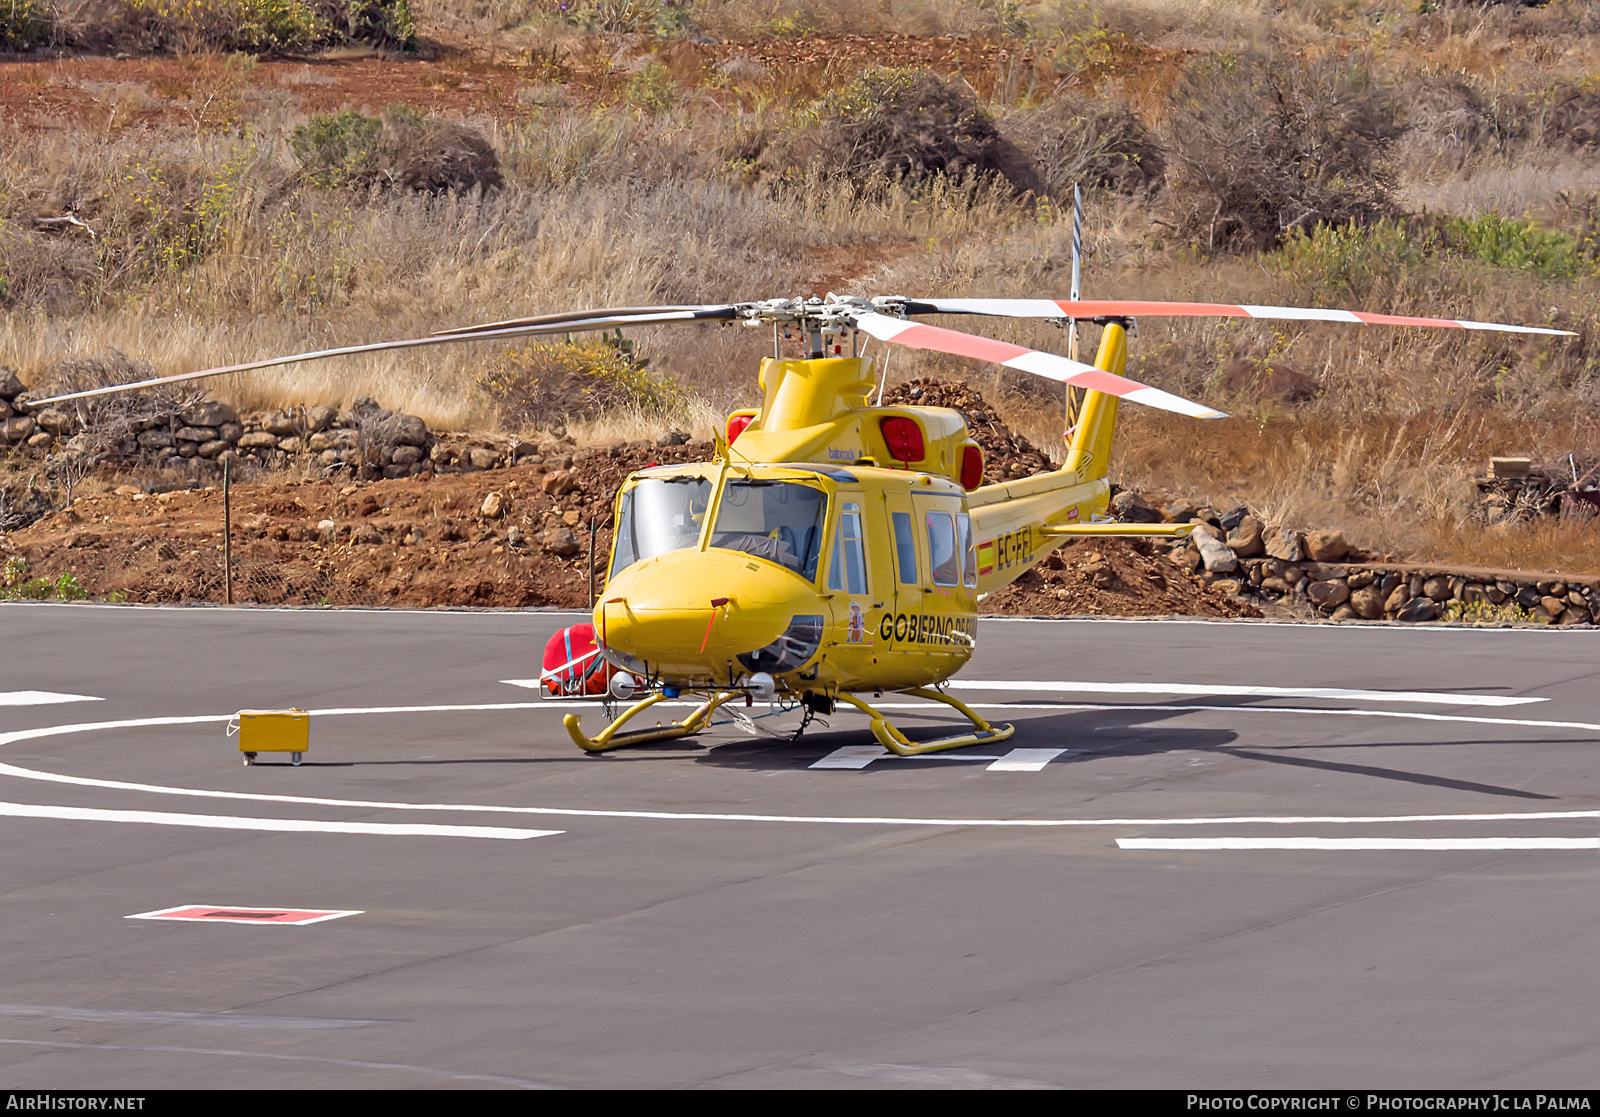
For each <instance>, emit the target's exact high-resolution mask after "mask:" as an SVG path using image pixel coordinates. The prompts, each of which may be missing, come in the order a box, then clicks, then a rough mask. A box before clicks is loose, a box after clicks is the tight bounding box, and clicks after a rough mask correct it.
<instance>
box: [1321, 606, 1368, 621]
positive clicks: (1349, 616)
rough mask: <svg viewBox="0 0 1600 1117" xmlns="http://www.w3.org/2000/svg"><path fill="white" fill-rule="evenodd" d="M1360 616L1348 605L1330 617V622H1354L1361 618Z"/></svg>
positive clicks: (1339, 608)
mask: <svg viewBox="0 0 1600 1117" xmlns="http://www.w3.org/2000/svg"><path fill="white" fill-rule="evenodd" d="M1360 616H1361V615H1360V614H1359V613H1357V612H1356V611H1355V610H1354V609H1352V608H1350V606H1349V605H1348V604H1346V605H1341V606H1339V607H1338V608H1337V609H1335V610H1334V611H1333V612H1332V613H1330V614H1329V615H1328V619H1329V620H1330V621H1353V620H1357V619H1359V618H1360Z"/></svg>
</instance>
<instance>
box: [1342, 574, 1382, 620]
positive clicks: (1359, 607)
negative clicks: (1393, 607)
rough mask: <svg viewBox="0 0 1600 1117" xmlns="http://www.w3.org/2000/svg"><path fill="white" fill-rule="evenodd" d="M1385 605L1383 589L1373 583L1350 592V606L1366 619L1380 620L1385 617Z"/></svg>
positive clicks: (1357, 614)
mask: <svg viewBox="0 0 1600 1117" xmlns="http://www.w3.org/2000/svg"><path fill="white" fill-rule="evenodd" d="M1383 605H1384V601H1383V591H1382V590H1380V589H1379V588H1378V587H1377V586H1375V585H1372V584H1371V583H1368V584H1367V585H1365V586H1362V587H1361V588H1360V589H1358V590H1353V591H1352V592H1351V594H1350V608H1351V609H1353V610H1354V611H1355V614H1356V616H1358V617H1360V618H1361V619H1362V620H1364V621H1375V620H1380V619H1381V618H1382V617H1383Z"/></svg>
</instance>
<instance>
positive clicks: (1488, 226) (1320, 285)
mask: <svg viewBox="0 0 1600 1117" xmlns="http://www.w3.org/2000/svg"><path fill="white" fill-rule="evenodd" d="M1448 257H1454V258H1457V259H1467V260H1476V261H1478V262H1480V263H1483V264H1487V265H1488V266H1490V267H1494V268H1504V269H1507V270H1509V271H1517V272H1524V273H1527V274H1531V275H1535V276H1537V277H1539V278H1540V279H1551V280H1561V279H1573V278H1576V277H1578V276H1580V275H1593V274H1596V272H1597V265H1596V261H1595V260H1594V258H1593V256H1592V255H1590V254H1588V253H1586V252H1584V250H1583V246H1582V245H1580V243H1579V242H1578V240H1577V238H1575V237H1573V236H1571V235H1570V234H1568V233H1563V232H1558V231H1555V230H1552V229H1546V228H1543V227H1541V226H1540V225H1539V224H1538V223H1537V222H1536V221H1533V220H1532V219H1528V218H1524V219H1522V220H1517V221H1514V220H1509V219H1507V218H1503V217H1497V216H1495V215H1494V214H1492V213H1486V214H1478V215H1477V216H1474V217H1453V218H1449V219H1441V218H1436V217H1430V216H1428V215H1423V216H1422V217H1418V218H1412V219H1409V220H1407V221H1400V220H1382V221H1378V222H1377V223H1375V224H1372V225H1367V226H1360V225H1357V224H1355V223H1354V222H1350V223H1348V224H1345V225H1339V226H1331V225H1318V226H1317V227H1316V228H1314V229H1312V230H1311V231H1310V232H1309V233H1307V232H1304V231H1303V230H1300V229H1294V230H1292V231H1291V232H1290V234H1289V236H1288V238H1287V239H1286V240H1285V241H1284V242H1283V244H1282V245H1280V246H1279V247H1278V249H1277V250H1276V251H1274V252H1272V253H1270V254H1269V255H1268V256H1266V257H1265V258H1264V262H1265V263H1266V265H1267V267H1268V269H1269V270H1270V271H1273V272H1275V273H1276V274H1278V275H1280V276H1283V277H1284V278H1287V279H1289V280H1292V281H1293V282H1295V283H1296V284H1298V285H1300V286H1301V287H1303V288H1304V289H1306V290H1308V291H1310V292H1314V297H1315V298H1316V299H1317V300H1318V301H1319V302H1321V303H1322V304H1323V305H1342V304H1344V303H1347V302H1348V303H1356V304H1363V303H1371V302H1374V301H1388V299H1389V298H1390V297H1391V296H1392V295H1393V294H1394V293H1395V292H1397V291H1398V290H1400V289H1402V288H1403V287H1404V286H1405V285H1406V283H1407V280H1408V277H1414V276H1420V275H1422V274H1423V273H1424V272H1426V271H1428V270H1430V269H1433V268H1435V267H1437V265H1438V264H1439V262H1440V261H1441V260H1442V259H1444V258H1448Z"/></svg>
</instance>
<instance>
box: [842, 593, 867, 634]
mask: <svg viewBox="0 0 1600 1117" xmlns="http://www.w3.org/2000/svg"><path fill="white" fill-rule="evenodd" d="M866 635H867V618H866V617H865V616H864V615H863V614H862V612H861V603H860V602H859V601H852V602H851V603H850V622H849V627H848V628H847V629H846V630H845V637H844V639H845V643H847V644H859V643H861V641H862V640H863V639H864V638H865V637H866Z"/></svg>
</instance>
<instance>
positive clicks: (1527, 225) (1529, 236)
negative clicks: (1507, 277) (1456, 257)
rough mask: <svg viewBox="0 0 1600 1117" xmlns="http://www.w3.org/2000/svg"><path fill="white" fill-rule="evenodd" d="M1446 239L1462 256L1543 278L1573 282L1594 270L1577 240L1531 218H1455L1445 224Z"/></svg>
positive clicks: (1492, 215)
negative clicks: (1570, 280)
mask: <svg viewBox="0 0 1600 1117" xmlns="http://www.w3.org/2000/svg"><path fill="white" fill-rule="evenodd" d="M1444 237H1445V242H1446V244H1447V245H1448V246H1449V247H1450V248H1451V249H1453V250H1454V251H1456V252H1459V253H1460V254H1461V255H1463V256H1470V257H1472V258H1474V259H1478V260H1482V261H1483V262H1484V263H1486V264H1489V265H1491V266H1493V267H1497V268H1510V269H1511V270H1513V271H1523V272H1531V273H1532V274H1534V275H1537V276H1539V277H1540V278H1541V279H1572V278H1574V277H1575V276H1578V275H1581V274H1586V273H1589V274H1592V273H1593V272H1594V271H1595V263H1594V261H1593V260H1592V259H1588V258H1586V257H1585V256H1584V254H1583V253H1582V252H1581V251H1580V249H1579V245H1578V241H1577V239H1576V238H1575V237H1572V236H1569V235H1568V234H1566V233H1561V232H1557V231H1555V230H1553V229H1545V228H1541V227H1540V226H1539V223H1538V222H1536V221H1534V220H1532V219H1531V218H1524V219H1522V220H1520V221H1513V220H1509V219H1507V218H1504V217H1499V216H1496V215H1495V214H1492V213H1481V214H1478V215H1477V216H1475V217H1456V218H1452V219H1451V220H1450V221H1449V222H1448V223H1447V224H1446V225H1445V227H1444Z"/></svg>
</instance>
